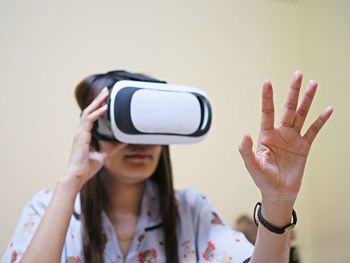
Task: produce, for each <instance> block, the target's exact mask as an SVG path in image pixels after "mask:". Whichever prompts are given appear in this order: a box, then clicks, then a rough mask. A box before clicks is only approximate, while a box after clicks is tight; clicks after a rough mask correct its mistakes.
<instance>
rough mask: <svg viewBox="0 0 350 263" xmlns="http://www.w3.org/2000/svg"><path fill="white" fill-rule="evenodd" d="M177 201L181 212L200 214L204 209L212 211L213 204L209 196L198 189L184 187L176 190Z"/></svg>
mask: <svg viewBox="0 0 350 263" xmlns="http://www.w3.org/2000/svg"><path fill="white" fill-rule="evenodd" d="M175 197H176V202H177V207H178V210H179V212H180V214H181V213H190V214H192V215H195V214H197V215H199V214H200V213H202V212H203V211H212V205H211V203H210V201H209V200H208V198H207V197H206V196H205V195H204V194H203V193H201V192H200V191H198V190H195V189H184V190H177V191H176V195H175Z"/></svg>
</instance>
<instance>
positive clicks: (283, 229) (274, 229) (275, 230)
mask: <svg viewBox="0 0 350 263" xmlns="http://www.w3.org/2000/svg"><path fill="white" fill-rule="evenodd" d="M258 207H259V208H258ZM257 209H258V213H256V210H257ZM256 216H257V217H258V219H259V222H260V223H261V224H262V225H263V226H264V227H266V228H267V229H268V230H270V231H271V232H273V233H276V234H284V233H286V232H288V231H290V230H292V229H293V228H294V227H295V225H296V224H297V220H298V219H297V214H296V212H295V211H294V209H293V212H292V217H293V221H292V222H291V223H289V224H288V225H286V226H284V227H281V228H279V227H276V226H274V225H271V224H270V223H269V222H267V221H266V220H265V218H264V217H263V216H262V214H261V203H260V202H258V203H257V204H256V205H255V208H254V221H255V224H256V225H258V222H257V220H256Z"/></svg>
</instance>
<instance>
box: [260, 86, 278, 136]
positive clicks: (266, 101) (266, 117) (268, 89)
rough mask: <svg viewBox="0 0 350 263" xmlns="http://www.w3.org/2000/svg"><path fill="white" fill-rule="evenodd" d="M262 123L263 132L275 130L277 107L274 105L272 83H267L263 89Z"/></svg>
mask: <svg viewBox="0 0 350 263" xmlns="http://www.w3.org/2000/svg"><path fill="white" fill-rule="evenodd" d="M261 99H262V106H261V123H260V129H261V130H262V131H266V130H270V129H273V128H274V120H275V107H274V103H273V91H272V85H271V82H270V81H265V83H264V84H263V89H262V98H261Z"/></svg>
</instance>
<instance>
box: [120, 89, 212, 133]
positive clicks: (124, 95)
mask: <svg viewBox="0 0 350 263" xmlns="http://www.w3.org/2000/svg"><path fill="white" fill-rule="evenodd" d="M140 89H142V88H136V87H125V88H122V89H121V90H120V91H119V92H118V94H117V95H116V101H115V103H114V119H115V123H118V128H119V129H120V130H121V131H122V132H123V133H126V134H155V135H156V134H158V135H161V134H163V135H178V136H190V137H199V136H201V135H203V134H205V133H207V132H208V130H209V127H210V124H211V108H210V104H209V102H208V100H207V99H206V98H205V97H204V96H203V95H201V94H198V93H192V94H193V95H194V96H196V98H197V99H198V101H199V104H200V107H201V120H200V124H199V126H198V128H197V130H196V131H195V132H194V133H192V134H187V135H182V134H171V133H145V132H141V131H139V130H137V129H136V127H135V126H134V125H133V123H132V120H131V113H130V109H131V108H130V104H131V99H132V96H133V95H134V94H135V92H136V91H138V90H140ZM205 108H206V109H207V115H208V119H207V122H206V125H205V126H204V127H203V129H201V127H202V125H203V122H204V112H205Z"/></svg>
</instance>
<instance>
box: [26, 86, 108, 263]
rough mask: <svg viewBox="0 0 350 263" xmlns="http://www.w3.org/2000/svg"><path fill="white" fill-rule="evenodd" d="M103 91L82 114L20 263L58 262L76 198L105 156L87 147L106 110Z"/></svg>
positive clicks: (104, 92) (105, 90) (105, 91)
mask: <svg viewBox="0 0 350 263" xmlns="http://www.w3.org/2000/svg"><path fill="white" fill-rule="evenodd" d="M107 97H108V90H107V89H104V90H102V92H101V93H100V94H99V95H98V96H97V97H96V98H95V100H94V101H93V102H92V103H91V104H90V105H89V106H88V107H87V108H86V109H85V110H84V111H83V113H82V116H81V119H80V123H79V127H78V131H77V133H76V135H75V137H74V141H73V146H72V151H71V155H70V159H69V162H68V166H67V170H66V173H65V175H64V176H63V177H62V178H61V179H60V180H59V182H58V183H57V186H56V189H55V192H54V194H53V197H52V200H51V202H50V204H49V206H48V208H47V210H46V212H45V215H44V216H43V218H42V220H41V222H40V224H39V226H38V228H37V230H36V232H35V234H34V236H33V238H32V240H31V242H30V244H29V246H28V247H27V249H26V251H25V253H24V255H23V257H22V259H21V262H38V263H39V262H60V259H61V254H62V249H63V246H64V241H65V237H66V234H67V230H68V226H69V222H70V218H71V215H72V213H73V206H74V201H75V198H76V196H77V194H78V192H79V191H80V189H81V187H82V186H83V184H84V183H85V182H86V181H88V180H89V179H90V178H91V177H92V176H94V175H95V174H96V173H97V172H98V171H99V170H100V169H101V168H102V166H103V162H104V156H105V155H104V153H100V152H96V151H94V150H93V149H91V147H90V140H91V129H92V127H93V123H94V122H95V121H96V120H97V119H98V118H99V117H100V116H101V115H103V114H104V113H105V112H106V110H107V107H106V105H104V106H101V105H102V104H103V103H104V102H105V101H106V99H107Z"/></svg>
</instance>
